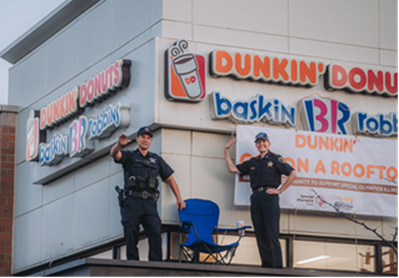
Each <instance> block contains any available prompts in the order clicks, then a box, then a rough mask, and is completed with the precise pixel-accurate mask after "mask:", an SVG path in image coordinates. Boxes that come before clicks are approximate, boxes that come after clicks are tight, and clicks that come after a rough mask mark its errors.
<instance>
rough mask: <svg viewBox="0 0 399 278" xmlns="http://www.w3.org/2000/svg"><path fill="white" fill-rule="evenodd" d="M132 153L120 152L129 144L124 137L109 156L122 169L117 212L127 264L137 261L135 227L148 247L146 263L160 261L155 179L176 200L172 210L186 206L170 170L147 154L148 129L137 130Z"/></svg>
mask: <svg viewBox="0 0 399 278" xmlns="http://www.w3.org/2000/svg"><path fill="white" fill-rule="evenodd" d="M136 141H137V143H138V148H137V149H136V150H121V148H122V147H124V146H126V145H127V144H129V142H130V140H128V139H127V136H126V135H125V134H123V133H122V134H121V135H120V136H119V140H118V142H117V143H116V144H115V145H114V146H113V147H112V149H111V152H110V155H111V156H112V157H113V158H114V160H115V162H116V163H120V164H122V166H123V174H124V183H125V190H124V194H125V197H126V199H125V200H124V202H123V206H122V208H121V214H122V224H123V232H124V235H125V240H126V253H127V258H128V260H138V259H139V253H138V250H137V243H138V240H139V225H140V223H141V224H142V225H143V227H144V231H145V233H146V234H147V236H148V242H149V245H150V249H149V254H148V259H149V260H150V261H161V260H162V239H161V220H160V218H159V215H158V211H157V205H156V201H157V199H158V194H159V192H158V190H157V189H158V175H159V176H160V177H161V178H162V179H163V180H165V181H166V182H167V183H168V184H169V186H170V188H171V189H172V191H173V193H174V195H175V197H176V200H177V202H176V206H177V208H179V209H184V208H185V206H186V204H185V203H184V201H183V199H182V198H181V196H180V191H179V187H178V186H177V183H176V181H175V179H174V178H173V176H172V174H173V172H174V171H173V170H172V168H171V167H170V166H169V165H168V164H167V163H166V162H165V161H164V160H163V159H162V157H160V156H158V155H157V154H155V153H152V152H149V147H150V145H151V141H152V131H151V129H150V128H149V127H142V128H140V129H139V131H138V133H137V137H136Z"/></svg>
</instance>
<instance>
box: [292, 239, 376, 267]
mask: <svg viewBox="0 0 399 278" xmlns="http://www.w3.org/2000/svg"><path fill="white" fill-rule="evenodd" d="M293 249H294V250H293V254H294V267H295V268H314V269H326V270H347V271H361V272H375V255H374V245H356V244H345V243H333V242H319V241H307V240H294V247H293Z"/></svg>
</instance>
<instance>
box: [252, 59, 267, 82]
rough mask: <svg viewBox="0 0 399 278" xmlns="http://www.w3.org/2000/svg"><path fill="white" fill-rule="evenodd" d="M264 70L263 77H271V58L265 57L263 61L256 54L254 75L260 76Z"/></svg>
mask: <svg viewBox="0 0 399 278" xmlns="http://www.w3.org/2000/svg"><path fill="white" fill-rule="evenodd" d="M260 72H262V75H263V77H265V78H266V79H268V78H270V58H269V57H265V58H263V62H262V60H261V59H260V57H259V56H258V55H255V56H254V76H255V77H256V78H258V77H259V76H260Z"/></svg>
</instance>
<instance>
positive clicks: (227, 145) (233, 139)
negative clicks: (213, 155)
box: [224, 138, 236, 150]
mask: <svg viewBox="0 0 399 278" xmlns="http://www.w3.org/2000/svg"><path fill="white" fill-rule="evenodd" d="M235 141H236V139H235V138H231V139H230V140H229V142H227V144H226V146H225V147H224V148H225V149H226V150H228V149H230V147H231V145H233V144H234V142H235Z"/></svg>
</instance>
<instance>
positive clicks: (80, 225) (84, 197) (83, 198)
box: [73, 179, 110, 249]
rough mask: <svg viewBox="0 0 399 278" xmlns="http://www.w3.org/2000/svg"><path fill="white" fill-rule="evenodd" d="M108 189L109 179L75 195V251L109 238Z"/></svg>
mask: <svg viewBox="0 0 399 278" xmlns="http://www.w3.org/2000/svg"><path fill="white" fill-rule="evenodd" d="M109 187H110V185H109V179H104V180H102V181H100V182H98V183H95V184H93V185H90V186H88V187H86V188H84V189H82V190H79V191H77V192H76V193H75V203H74V211H75V215H74V231H73V237H74V247H75V249H79V248H82V247H85V246H88V245H93V244H95V243H98V242H100V241H104V240H105V239H107V238H108V237H109V236H108V225H109V224H108V220H109V198H110V196H109Z"/></svg>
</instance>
